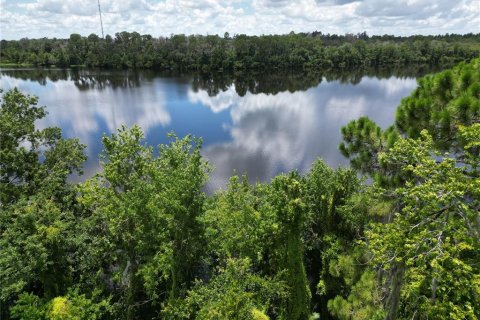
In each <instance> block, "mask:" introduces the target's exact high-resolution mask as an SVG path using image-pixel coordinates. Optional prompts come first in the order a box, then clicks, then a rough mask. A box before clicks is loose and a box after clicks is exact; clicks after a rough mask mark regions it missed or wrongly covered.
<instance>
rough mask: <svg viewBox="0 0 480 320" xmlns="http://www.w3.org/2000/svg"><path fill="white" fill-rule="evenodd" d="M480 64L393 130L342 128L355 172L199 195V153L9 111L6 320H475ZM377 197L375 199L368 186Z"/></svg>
mask: <svg viewBox="0 0 480 320" xmlns="http://www.w3.org/2000/svg"><path fill="white" fill-rule="evenodd" d="M479 88H480V59H475V60H473V61H472V62H471V63H468V64H466V63H462V64H460V65H459V66H457V67H455V68H453V69H451V70H447V71H444V72H441V73H438V74H435V75H430V76H427V77H424V78H422V79H421V80H419V86H418V88H417V89H416V90H415V91H414V92H413V93H412V95H411V96H409V97H407V98H405V99H404V100H403V101H402V103H401V105H400V107H399V109H398V112H397V119H396V122H395V125H394V126H392V127H390V128H388V129H386V130H382V129H381V128H380V127H379V126H377V125H376V124H375V123H374V122H372V121H371V120H369V119H367V118H361V119H358V120H356V121H353V122H352V123H350V124H348V125H347V126H346V127H345V128H343V130H342V133H343V135H344V143H343V144H342V145H341V150H342V151H343V152H344V154H345V155H346V156H347V157H349V158H350V159H351V160H352V168H351V169H343V168H340V169H336V170H334V169H332V168H330V167H328V166H327V165H326V164H325V163H324V162H323V161H321V160H317V161H316V162H315V163H314V164H313V165H312V168H311V170H310V172H309V173H307V174H305V175H300V174H298V173H296V172H291V173H288V174H281V175H279V176H277V177H275V178H274V179H272V181H271V182H270V183H258V184H255V185H250V184H248V183H247V181H248V180H247V177H238V176H233V177H232V178H231V179H230V182H229V184H228V186H227V188H226V190H220V191H218V192H217V193H215V194H214V195H211V196H207V195H206V194H204V192H203V191H202V190H203V189H202V188H203V186H204V185H205V183H206V181H207V179H208V175H209V172H210V171H211V168H210V166H209V164H208V162H207V161H205V160H204V159H202V157H201V154H200V149H201V140H199V139H195V138H193V137H190V136H187V137H184V138H178V137H176V136H174V135H171V136H170V138H171V142H170V143H169V144H167V145H160V146H159V147H158V150H154V148H152V147H150V146H147V145H145V144H144V142H143V132H142V130H141V129H140V128H139V127H136V126H134V127H133V128H125V127H122V128H121V129H119V130H118V132H117V133H116V134H114V135H111V136H105V137H104V138H103V145H104V156H103V158H102V161H101V163H102V170H101V171H100V172H99V173H98V174H97V175H96V176H94V177H92V178H89V179H87V180H86V181H85V182H83V183H78V184H75V183H72V182H70V181H69V180H68V176H69V175H70V174H71V173H74V172H81V168H82V163H83V161H84V160H85V156H84V155H83V148H84V146H83V145H81V144H80V143H79V142H78V141H77V140H75V139H63V138H62V136H61V132H60V130H59V129H58V128H47V129H44V130H37V129H36V128H35V121H36V120H38V119H41V118H42V117H44V116H45V113H46V111H45V110H44V108H41V107H37V106H36V104H37V99H36V98H34V97H31V96H28V95H25V94H23V93H21V92H20V91H18V90H17V89H14V90H11V91H8V92H6V93H5V94H3V97H2V102H1V107H0V199H1V202H0V249H1V255H0V307H1V308H0V316H1V318H2V319H37V320H42V319H219V320H220V319H257V320H260V319H261V320H266V319H289V320H290V319H318V318H319V317H320V319H345V320H350V319H478V318H479V317H480V308H479V306H480V291H479V288H480V265H479V264H478V261H480V225H479V222H480V116H479V115H480V108H479V101H480V96H479V93H480V90H479ZM359 173H364V174H365V177H370V178H372V179H371V181H372V183H364V178H363V177H359Z"/></svg>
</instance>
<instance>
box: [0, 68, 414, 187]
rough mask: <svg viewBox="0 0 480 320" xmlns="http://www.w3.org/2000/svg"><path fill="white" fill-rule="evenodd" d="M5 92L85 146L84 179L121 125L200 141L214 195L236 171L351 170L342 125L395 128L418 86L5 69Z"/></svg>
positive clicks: (1, 82) (154, 141)
mask: <svg viewBox="0 0 480 320" xmlns="http://www.w3.org/2000/svg"><path fill="white" fill-rule="evenodd" d="M0 87H1V88H3V89H4V90H8V89H11V88H13V87H18V88H19V89H20V90H22V91H24V92H26V93H29V94H34V95H37V96H38V97H39V104H40V105H45V106H47V111H48V113H49V114H48V116H47V117H46V118H44V119H42V120H41V121H39V123H38V125H39V127H41V128H43V127H47V126H58V127H61V128H62V130H63V135H64V136H65V137H68V138H70V137H77V138H79V139H80V141H81V142H82V143H84V144H86V145H87V148H86V154H87V156H88V161H87V163H86V164H85V176H91V175H93V174H94V173H95V172H96V171H98V170H99V169H100V165H99V160H98V159H99V154H100V153H101V152H102V145H101V137H102V135H104V134H110V133H113V132H115V130H116V129H117V128H119V127H120V126H121V125H122V124H126V125H127V126H131V125H133V124H139V125H140V126H141V127H142V128H143V130H144V131H145V135H146V140H147V142H148V143H149V144H151V145H158V144H160V143H166V142H168V138H167V136H166V135H167V133H168V132H171V131H174V132H175V133H176V134H177V135H178V136H184V135H186V134H189V133H191V134H193V135H195V136H199V137H203V141H204V146H203V155H204V156H205V157H206V158H207V159H208V160H209V162H210V163H211V164H213V166H214V168H215V169H214V171H213V173H212V174H211V175H210V181H209V184H208V186H207V189H208V190H209V191H212V190H216V189H218V188H220V187H223V186H224V185H225V182H226V181H227V180H228V178H229V177H230V176H231V175H232V173H233V172H234V171H236V172H237V173H240V174H241V173H245V172H246V173H248V175H249V179H250V180H251V181H257V180H258V181H268V180H269V179H270V178H272V177H273V176H275V175H276V174H278V173H279V172H284V171H289V170H292V169H297V170H299V171H302V172H305V171H307V170H308V169H309V167H310V165H311V164H312V162H313V161H314V160H315V159H316V158H318V157H320V158H323V159H324V160H325V161H326V162H327V163H328V164H329V165H331V166H333V167H338V166H343V165H347V161H346V160H345V158H343V156H342V155H341V154H340V152H339V151H338V144H339V143H340V140H341V134H340V128H341V126H343V125H345V124H347V123H348V122H349V121H350V120H353V119H356V118H358V117H360V116H362V115H367V116H369V117H370V118H371V119H373V120H374V121H376V122H377V123H378V124H379V125H381V126H382V127H386V126H388V125H390V124H391V123H392V122H393V120H394V115H395V109H396V107H397V106H398V104H399V103H400V100H401V99H402V98H403V97H405V96H407V95H409V94H410V92H411V91H412V90H413V89H414V88H415V87H416V80H415V77H396V76H390V77H376V76H359V75H356V76H351V77H348V76H347V77H342V76H333V77H330V76H328V75H327V76H325V75H318V74H316V75H311V74H308V75H307V74H295V75H276V76H268V75H261V76H257V77H249V78H229V77H228V76H222V77H217V78H215V79H214V78H209V77H202V76H198V75H167V74H159V73H154V72H131V71H130V72H126V71H124V72H107V71H95V70H92V71H85V70H82V71H72V70H22V69H13V70H11V69H3V70H0Z"/></svg>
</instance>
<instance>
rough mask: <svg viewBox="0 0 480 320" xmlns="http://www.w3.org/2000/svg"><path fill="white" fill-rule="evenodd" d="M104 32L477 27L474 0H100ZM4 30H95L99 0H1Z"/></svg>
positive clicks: (18, 33)
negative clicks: (19, 0) (18, 0)
mask: <svg viewBox="0 0 480 320" xmlns="http://www.w3.org/2000/svg"><path fill="white" fill-rule="evenodd" d="M100 2H101V5H102V9H103V18H104V27H105V31H106V32H107V33H109V34H112V35H113V34H114V33H116V32H119V31H124V30H126V31H138V32H140V33H148V34H152V35H153V36H160V35H164V36H165V35H170V34H172V33H174V34H178V33H185V34H207V33H208V34H220V35H221V34H223V33H224V32H226V31H228V32H229V33H230V34H239V33H246V34H271V33H288V32H290V31H292V30H293V31H296V32H302V31H304V32H308V31H314V30H319V31H322V32H324V33H339V34H344V33H347V32H353V33H356V32H362V31H364V30H365V31H367V32H368V33H369V34H385V33H389V34H397V35H410V34H439V33H440V34H443V33H447V32H448V33H468V32H474V33H477V32H479V31H480V29H479V27H478V26H479V25H480V1H478V0H460V1H451V0H440V1H434V2H432V1H429V0H363V1H361V0H358V1H352V0H298V1H286V0H243V1H242V0H234V1H220V0H163V1H154V0H122V1H120V0H101V1H100ZM0 6H1V10H0V21H1V22H0V27H1V28H0V30H1V37H2V38H6V39H19V38H22V37H29V38H36V37H45V36H47V37H64V38H66V37H68V36H69V35H70V34H71V33H81V34H83V35H88V34H90V33H97V34H99V33H100V26H99V21H98V7H97V1H95V0H88V1H78V0H25V1H21V2H17V1H13V0H1V2H0Z"/></svg>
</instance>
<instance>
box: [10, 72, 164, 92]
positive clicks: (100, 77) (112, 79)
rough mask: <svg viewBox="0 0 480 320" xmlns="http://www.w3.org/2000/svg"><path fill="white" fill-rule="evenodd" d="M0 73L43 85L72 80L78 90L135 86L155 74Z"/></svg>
mask: <svg viewBox="0 0 480 320" xmlns="http://www.w3.org/2000/svg"><path fill="white" fill-rule="evenodd" d="M0 75H2V76H9V77H12V78H16V79H21V80H28V81H35V82H38V83H39V84H40V85H42V86H44V85H46V84H47V82H48V81H51V82H57V81H73V83H74V84H75V86H76V87H77V88H78V89H79V90H82V91H84V90H90V89H96V90H102V89H105V88H110V87H111V88H113V89H116V88H135V87H138V86H140V83H141V81H142V80H147V81H149V80H152V79H153V78H155V76H156V75H157V74H156V73H155V72H153V71H151V70H142V71H136V70H125V71H105V70H82V69H4V70H1V72H0Z"/></svg>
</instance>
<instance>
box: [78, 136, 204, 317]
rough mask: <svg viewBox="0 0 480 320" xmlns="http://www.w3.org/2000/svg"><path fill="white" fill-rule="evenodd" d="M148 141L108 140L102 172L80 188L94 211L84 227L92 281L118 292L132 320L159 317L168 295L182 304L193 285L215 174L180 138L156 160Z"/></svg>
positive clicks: (121, 305)
mask: <svg viewBox="0 0 480 320" xmlns="http://www.w3.org/2000/svg"><path fill="white" fill-rule="evenodd" d="M142 139H143V133H142V131H141V130H140V128H138V127H133V128H132V129H130V130H127V129H126V128H122V129H120V130H119V131H118V134H117V135H112V136H111V137H105V138H104V139H103V142H104V146H105V161H104V162H103V172H101V173H100V174H98V175H97V176H96V177H94V178H92V179H90V180H88V181H87V182H86V183H84V184H83V185H82V186H81V188H80V191H81V198H80V199H81V202H82V203H83V204H84V205H85V206H86V207H87V208H89V209H90V210H91V213H90V215H89V216H88V217H87V218H86V219H85V223H84V230H85V233H84V234H85V239H84V245H85V246H86V248H85V249H84V250H85V251H84V252H85V254H86V255H85V257H84V258H83V261H84V265H83V268H84V272H85V277H87V278H88V277H92V276H94V277H96V281H97V282H96V283H93V286H96V285H101V286H102V287H103V288H108V287H111V286H113V287H114V288H115V289H114V293H115V295H116V296H118V299H117V301H116V302H117V305H118V307H119V311H118V312H123V311H126V318H127V319H131V318H133V316H134V315H135V314H138V313H141V312H145V313H144V314H148V312H150V313H151V312H154V310H155V308H153V306H156V307H157V308H158V306H159V304H160V302H162V301H164V300H165V299H166V298H168V297H167V296H166V292H169V294H168V296H169V297H170V299H175V298H178V297H179V296H180V295H182V294H183V293H185V291H186V289H188V288H189V286H190V283H191V282H192V281H193V279H194V276H195V273H196V272H197V270H198V269H197V268H198V266H199V262H200V258H201V248H202V234H203V231H202V229H201V225H200V224H199V223H198V221H197V217H198V216H199V215H200V214H201V213H202V208H203V201H204V198H205V196H204V194H203V192H202V186H203V184H204V182H205V180H206V177H207V172H208V170H209V169H208V166H207V165H206V163H205V162H204V161H203V160H202V159H201V155H200V142H199V141H195V144H193V145H192V139H191V138H190V137H186V138H184V139H178V138H175V140H174V141H173V142H172V143H171V144H170V145H169V146H166V145H165V146H160V150H159V156H158V157H154V156H153V150H152V148H149V147H146V146H144V145H142V143H141V141H142ZM88 247H90V248H95V251H93V252H92V251H89V250H88ZM122 310H123V311H122Z"/></svg>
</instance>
